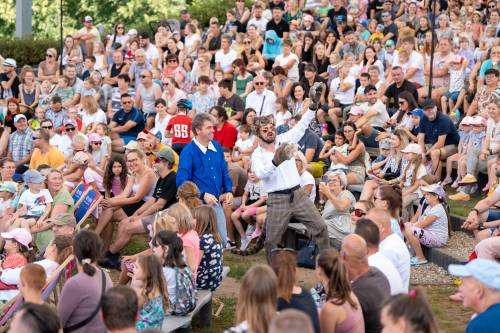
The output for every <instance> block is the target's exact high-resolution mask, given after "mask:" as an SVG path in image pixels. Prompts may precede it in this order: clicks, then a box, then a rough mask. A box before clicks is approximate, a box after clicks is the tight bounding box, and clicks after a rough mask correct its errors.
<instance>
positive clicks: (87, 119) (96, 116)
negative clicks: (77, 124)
mask: <svg viewBox="0 0 500 333" xmlns="http://www.w3.org/2000/svg"><path fill="white" fill-rule="evenodd" d="M81 115H82V126H83V128H87V126H88V125H90V124H92V123H103V124H107V122H108V120H107V119H106V114H105V113H104V111H102V110H101V109H99V110H97V112H95V113H93V114H89V113H87V112H82V114H81Z"/></svg>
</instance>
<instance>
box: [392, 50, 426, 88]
mask: <svg viewBox="0 0 500 333" xmlns="http://www.w3.org/2000/svg"><path fill="white" fill-rule="evenodd" d="M396 66H400V67H402V68H403V69H406V70H408V69H410V68H416V69H417V71H416V72H415V74H414V75H413V77H412V78H411V80H409V81H411V82H415V83H418V84H420V85H422V86H423V85H424V83H425V76H424V57H423V56H422V55H421V54H420V53H418V52H417V51H415V50H413V51H412V53H411V55H410V58H409V59H408V62H407V63H405V64H401V62H400V61H399V54H398V55H396V56H395V57H394V61H393V62H392V67H396ZM406 70H403V71H404V72H405V73H406Z"/></svg>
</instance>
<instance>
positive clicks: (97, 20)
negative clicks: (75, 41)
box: [0, 0, 185, 38]
mask: <svg viewBox="0 0 500 333" xmlns="http://www.w3.org/2000/svg"><path fill="white" fill-rule="evenodd" d="M184 7H185V0H127V1H123V0H95V1H82V0H63V13H64V15H63V18H64V19H63V27H64V34H68V33H72V32H74V31H76V30H78V29H80V28H81V27H82V23H81V20H82V18H83V17H85V16H86V15H90V16H92V17H93V18H94V24H96V25H103V26H104V28H105V30H106V31H112V29H113V26H114V24H115V23H117V22H123V23H125V25H126V26H127V27H137V26H144V25H145V24H147V23H148V22H149V21H151V20H157V19H165V18H177V17H178V15H179V11H180V10H181V9H183V8H184ZM0 13H2V15H0V37H6V38H12V37H13V36H14V33H15V23H16V1H15V0H4V1H1V0H0ZM59 13H60V0H33V36H34V37H35V38H59V20H60V14H59Z"/></svg>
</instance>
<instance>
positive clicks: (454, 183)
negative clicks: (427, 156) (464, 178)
mask: <svg viewBox="0 0 500 333" xmlns="http://www.w3.org/2000/svg"><path fill="white" fill-rule="evenodd" d="M459 182H460V180H458V178H457V179H455V181H454V182H453V184H451V187H452V188H458V186H459V185H458V183H459Z"/></svg>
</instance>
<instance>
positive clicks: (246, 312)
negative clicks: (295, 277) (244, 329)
mask: <svg viewBox="0 0 500 333" xmlns="http://www.w3.org/2000/svg"><path fill="white" fill-rule="evenodd" d="M277 288H278V281H277V279H276V274H274V272H273V270H272V269H271V267H269V266H267V265H262V264H259V265H255V266H253V267H251V268H250V269H249V270H248V271H247V272H246V273H245V276H243V280H242V281H241V286H240V294H239V297H238V305H237V306H236V322H237V323H241V322H243V321H246V322H247V324H248V328H249V331H250V332H252V333H267V331H268V328H269V324H270V323H271V320H272V318H273V317H274V315H275V314H276V303H277V302H276V300H277V297H278V294H277Z"/></svg>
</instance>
